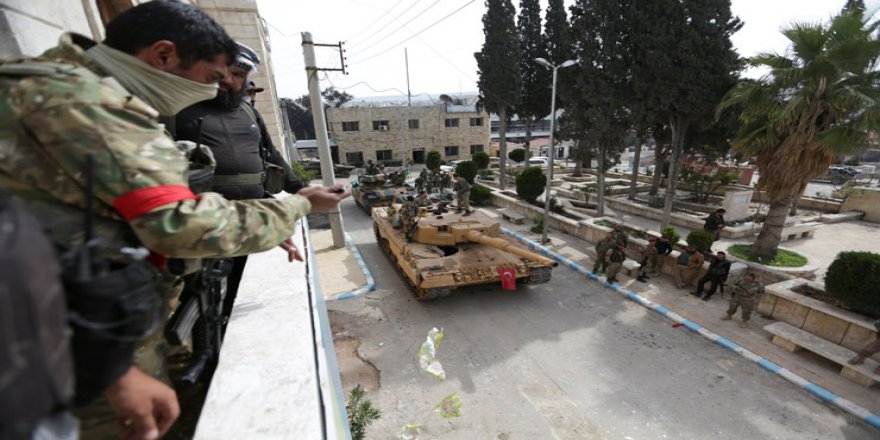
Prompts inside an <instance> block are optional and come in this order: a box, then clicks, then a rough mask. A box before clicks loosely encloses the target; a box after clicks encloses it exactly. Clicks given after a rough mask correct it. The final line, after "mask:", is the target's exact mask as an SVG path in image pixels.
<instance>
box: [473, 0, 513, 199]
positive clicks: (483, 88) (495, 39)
mask: <svg viewBox="0 0 880 440" xmlns="http://www.w3.org/2000/svg"><path fill="white" fill-rule="evenodd" d="M515 13H516V11H515V10H514V8H513V4H511V2H510V0H486V13H485V14H484V15H483V34H484V35H485V37H486V40H485V42H484V43H483V47H482V49H481V50H480V52H477V53H475V54H474V56H475V57H476V59H477V70H478V73H479V78H478V80H477V87H478V88H479V89H480V105H481V106H482V107H483V108H485V109H486V110H487V111H489V112H492V113H496V114H497V115H498V119H499V127H498V144H499V149H500V152H499V157H500V158H501V162H500V166H499V173H500V177H499V180H498V184H499V186H500V188H501V189H502V190H504V187H505V183H506V178H507V172H506V171H507V119H508V114H509V112H510V111H511V110H513V109H514V108H516V105H517V104H518V103H519V99H520V93H521V90H522V77H521V75H520V69H519V61H520V56H519V42H518V41H517V38H516V26H515V24H514V16H515Z"/></svg>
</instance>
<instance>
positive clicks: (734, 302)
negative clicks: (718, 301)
mask: <svg viewBox="0 0 880 440" xmlns="http://www.w3.org/2000/svg"><path fill="white" fill-rule="evenodd" d="M740 307H742V320H743V321H748V320H749V319H750V318H751V317H752V309H754V308H755V298H754V297H747V296H744V295H738V294H734V295H733V298H731V299H730V307H728V308H727V316H733V315H735V314H736V309H738V308H740Z"/></svg>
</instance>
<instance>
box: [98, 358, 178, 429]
mask: <svg viewBox="0 0 880 440" xmlns="http://www.w3.org/2000/svg"><path fill="white" fill-rule="evenodd" d="M104 397H105V398H106V399H107V402H108V403H109V404H110V407H111V408H113V411H114V412H116V420H117V422H118V423H119V425H120V437H121V438H123V439H131V440H153V439H157V438H159V437H161V436H163V435H165V433H166V432H168V429H169V428H171V425H172V424H174V421H175V420H177V416H178V415H180V406H179V405H178V403H177V394H176V393H175V392H174V390H173V389H171V388H169V387H168V386H167V385H165V384H164V383H162V382H159V381H158V380H156V379H153V378H152V377H150V376H148V375H146V374H144V373H143V372H141V371H140V370H138V369H137V368H135V367H131V368H130V369H129V370H128V372H126V373H125V374H124V375H122V377H120V378H119V380H117V381H116V383H114V384H113V385H111V386H110V388H108V389H107V390H106V391H104Z"/></svg>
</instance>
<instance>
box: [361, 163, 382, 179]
mask: <svg viewBox="0 0 880 440" xmlns="http://www.w3.org/2000/svg"><path fill="white" fill-rule="evenodd" d="M364 174H366V175H368V176H375V175H376V174H379V168H377V167H376V164H374V163H373V161H372V160H368V161H367V167H366V169H365V170H364Z"/></svg>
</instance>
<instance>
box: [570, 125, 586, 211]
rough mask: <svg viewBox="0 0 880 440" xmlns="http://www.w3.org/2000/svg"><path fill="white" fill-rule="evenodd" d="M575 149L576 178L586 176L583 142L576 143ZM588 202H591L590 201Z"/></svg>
mask: <svg viewBox="0 0 880 440" xmlns="http://www.w3.org/2000/svg"><path fill="white" fill-rule="evenodd" d="M574 148H575V150H574V151H577V154H575V161H574V176H575V177H581V176H583V175H584V156H583V154H581V141H579V140H577V141H574ZM569 157H570V156H569ZM587 202H589V200H588V201H587Z"/></svg>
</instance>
